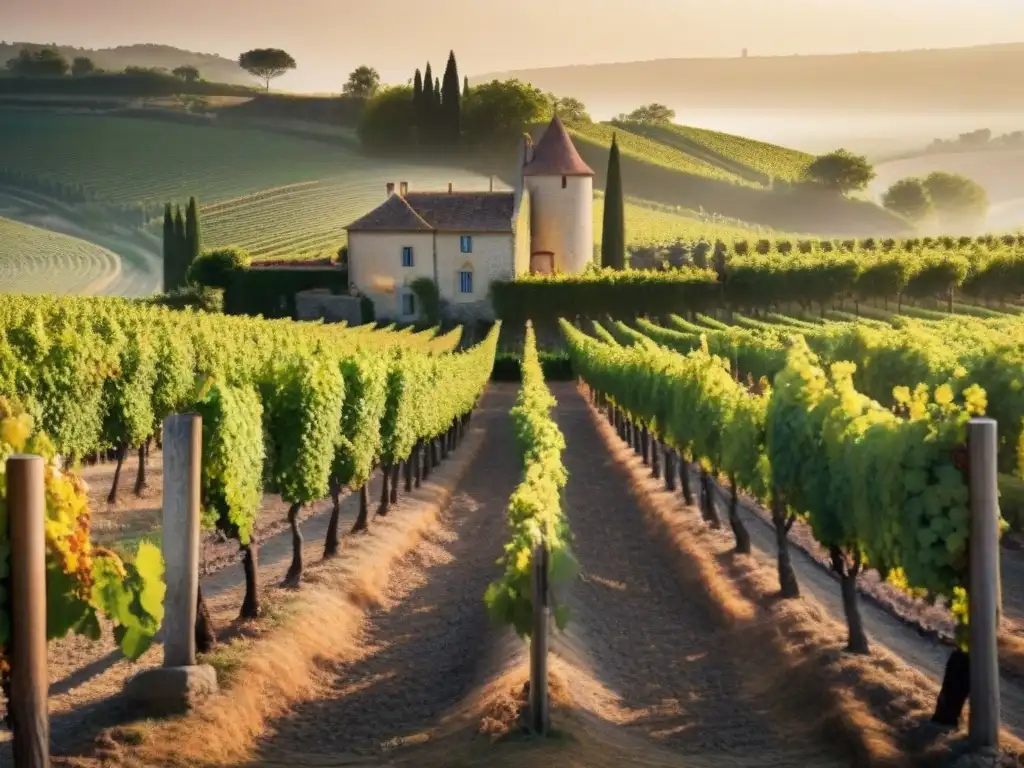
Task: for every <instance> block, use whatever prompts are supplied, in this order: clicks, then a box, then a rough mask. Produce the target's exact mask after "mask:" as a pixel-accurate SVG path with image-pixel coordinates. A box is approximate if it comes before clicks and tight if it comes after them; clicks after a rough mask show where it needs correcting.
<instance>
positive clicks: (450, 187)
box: [448, 181, 452, 195]
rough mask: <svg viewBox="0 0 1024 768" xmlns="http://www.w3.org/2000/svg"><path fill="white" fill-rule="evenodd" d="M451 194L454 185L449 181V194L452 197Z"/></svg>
mask: <svg viewBox="0 0 1024 768" xmlns="http://www.w3.org/2000/svg"><path fill="white" fill-rule="evenodd" d="M451 193H452V183H451V182H450V181H449V182H448V194H449V195H450V194H451Z"/></svg>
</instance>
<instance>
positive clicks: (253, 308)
mask: <svg viewBox="0 0 1024 768" xmlns="http://www.w3.org/2000/svg"><path fill="white" fill-rule="evenodd" d="M316 288H326V289H328V290H329V291H331V293H335V294H338V293H347V292H348V271H347V270H344V269H338V268H332V267H325V268H323V269H296V268H287V267H282V268H280V269H274V268H268V269H241V270H237V271H236V272H235V273H234V275H233V276H232V278H231V280H230V283H229V284H228V287H227V290H226V291H225V292H224V311H225V312H226V313H228V314H229V315H263V316H264V317H268V318H270V317H292V318H294V317H295V294H296V293H299V292H300V291H308V290H313V289H316Z"/></svg>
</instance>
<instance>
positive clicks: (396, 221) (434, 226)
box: [348, 192, 515, 232]
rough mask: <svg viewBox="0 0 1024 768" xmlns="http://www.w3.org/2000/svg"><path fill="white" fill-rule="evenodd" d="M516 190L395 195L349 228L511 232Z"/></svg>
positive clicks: (352, 229) (400, 230)
mask: <svg viewBox="0 0 1024 768" xmlns="http://www.w3.org/2000/svg"><path fill="white" fill-rule="evenodd" d="M514 212H515V195H514V193H512V192H409V193H407V194H406V195H404V196H403V195H398V194H396V195H392V196H391V197H390V198H388V199H387V200H386V201H385V202H383V203H381V204H380V205H379V206H377V207H376V208H375V209H374V210H372V211H370V212H369V213H368V214H366V215H365V216H363V217H362V218H361V219H358V220H357V221H354V222H353V223H352V224H350V225H349V226H348V230H349V231H362V230H368V231H373V230H376V231H395V232H429V231H431V230H437V231H439V232H452V231H455V232H511V231H512V216H513V213H514Z"/></svg>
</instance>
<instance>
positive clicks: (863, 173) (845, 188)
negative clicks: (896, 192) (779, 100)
mask: <svg viewBox="0 0 1024 768" xmlns="http://www.w3.org/2000/svg"><path fill="white" fill-rule="evenodd" d="M804 176H805V177H806V178H807V180H808V181H813V182H814V183H815V184H818V185H819V186H822V187H825V188H826V189H831V190H835V191H836V192H839V193H840V194H844V195H845V194H846V193H848V192H855V191H857V190H859V189H864V187H866V186H867V185H868V182H870V181H871V180H872V179H873V178H875V169H874V168H872V167H871V163H869V162H868V161H867V158H865V157H863V156H861V155H855V154H853V153H852V152H847V151H846V150H845V149H837V150H836V151H835V152H829V153H828V154H827V155H821V156H819V157H816V158H814V160H813V161H812V162H811V164H810V165H808V166H807V168H806V170H805V171H804ZM932 198H933V199H934V195H933V196H932Z"/></svg>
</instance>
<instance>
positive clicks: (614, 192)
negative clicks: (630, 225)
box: [601, 134, 626, 269]
mask: <svg viewBox="0 0 1024 768" xmlns="http://www.w3.org/2000/svg"><path fill="white" fill-rule="evenodd" d="M601 266H603V267H611V268H612V269H625V268H626V210H625V202H624V200H623V197H622V170H621V168H620V167H619V142H618V141H617V140H616V137H615V134H612V148H611V151H610V152H608V181H607V183H606V184H605V189H604V223H603V226H602V228H601Z"/></svg>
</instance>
